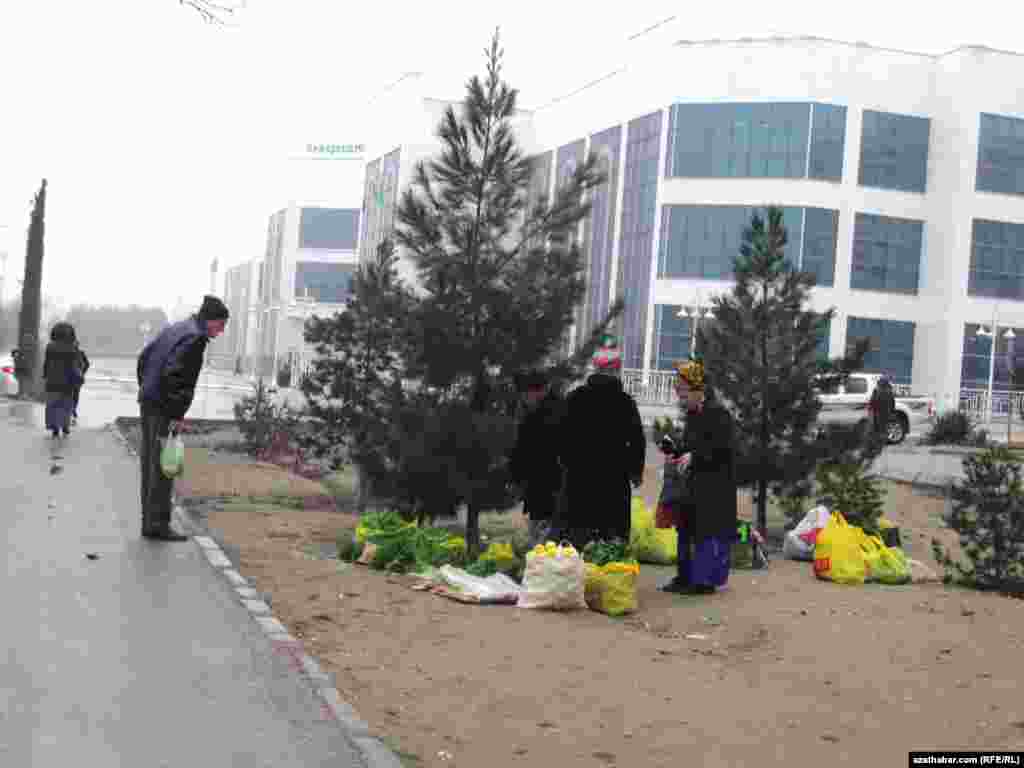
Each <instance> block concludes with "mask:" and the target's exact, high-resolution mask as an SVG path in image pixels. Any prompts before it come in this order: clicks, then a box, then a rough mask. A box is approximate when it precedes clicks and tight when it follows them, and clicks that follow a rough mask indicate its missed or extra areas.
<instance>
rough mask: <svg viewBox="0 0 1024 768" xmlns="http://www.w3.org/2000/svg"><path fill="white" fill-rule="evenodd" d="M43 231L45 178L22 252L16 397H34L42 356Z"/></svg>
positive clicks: (38, 380)
mask: <svg viewBox="0 0 1024 768" xmlns="http://www.w3.org/2000/svg"><path fill="white" fill-rule="evenodd" d="M45 228H46V179H43V182H42V184H41V185H40V187H39V192H37V193H36V196H35V200H34V201H33V205H32V217H31V219H30V221H29V227H28V242H27V244H26V249H25V279H24V281H23V283H22V287H21V313H20V316H19V318H18V352H19V354H18V355H17V358H16V359H15V371H16V373H17V377H18V397H36V396H38V395H39V393H40V389H41V387H40V376H39V374H40V368H41V367H42V365H41V363H42V359H41V358H42V355H40V344H39V321H40V314H41V312H42V288H43V242H44V234H45Z"/></svg>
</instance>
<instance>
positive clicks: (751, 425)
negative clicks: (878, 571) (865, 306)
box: [697, 207, 867, 534]
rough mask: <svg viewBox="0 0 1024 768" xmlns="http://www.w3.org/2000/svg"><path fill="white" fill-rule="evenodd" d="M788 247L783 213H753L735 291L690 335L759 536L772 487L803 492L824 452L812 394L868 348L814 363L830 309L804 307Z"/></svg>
mask: <svg viewBox="0 0 1024 768" xmlns="http://www.w3.org/2000/svg"><path fill="white" fill-rule="evenodd" d="M786 243H787V234H786V228H785V227H784V226H783V224H782V211H781V209H779V208H774V207H772V208H769V209H768V211H767V217H766V218H763V217H762V216H760V215H759V214H755V215H754V216H753V218H752V220H751V224H750V227H749V228H748V229H747V230H746V231H745V232H744V235H743V245H742V246H741V248H740V253H739V255H738V256H737V257H736V259H735V261H734V273H735V279H736V285H735V287H734V288H733V290H732V292H731V294H726V295H724V296H719V297H716V298H715V299H714V300H713V306H714V315H715V318H714V322H712V323H709V324H705V325H703V326H702V327H701V328H700V329H699V330H698V335H697V341H698V352H700V353H701V356H702V357H703V358H704V361H705V367H706V370H707V376H708V381H709V384H710V385H711V387H712V388H713V389H714V391H715V393H716V395H717V396H718V397H720V398H721V399H722V400H723V401H724V402H725V403H726V404H727V405H729V406H731V408H732V410H733V413H734V415H735V418H736V454H737V459H736V471H737V482H738V484H739V485H740V486H741V487H743V486H754V487H756V489H757V527H758V528H759V529H760V530H761V532H762V534H763V533H764V531H765V528H766V525H767V504H768V490H769V487H771V488H772V490H773V491H774V492H775V493H776V494H777V495H790V496H792V495H794V493H795V494H797V495H798V496H799V494H807V493H809V484H808V478H809V477H810V476H812V475H813V473H814V471H815V468H816V467H817V465H818V463H819V462H820V461H822V459H823V458H825V457H827V456H828V455H829V451H830V450H831V449H830V445H831V443H830V442H826V441H822V440H819V439H818V425H817V423H816V422H817V419H818V413H819V411H820V409H821V402H820V400H819V399H818V395H817V391H816V387H817V386H819V385H820V384H821V383H822V381H823V380H824V381H828V380H831V379H836V378H838V379H840V380H841V379H842V378H844V377H845V376H847V375H849V372H850V371H853V370H856V369H857V368H858V367H860V365H861V363H862V360H863V355H864V353H865V352H866V350H867V344H866V343H865V342H860V343H858V344H857V345H856V346H855V348H854V351H853V354H852V355H851V356H849V357H846V358H842V359H839V360H833V361H821V360H819V358H818V354H817V345H818V338H819V334H820V333H821V332H823V331H824V330H825V328H827V327H828V323H829V322H830V321H831V319H832V317H833V316H834V314H835V310H833V309H829V310H826V311H825V312H823V313H820V314H819V313H815V312H812V311H810V310H809V309H807V304H808V301H809V298H810V291H811V289H812V288H813V287H814V276H813V275H811V274H809V273H805V272H799V271H797V270H795V269H794V268H793V267H792V265H790V264H789V263H788V262H787V260H786V256H785V253H784V249H785V246H786ZM830 432H831V434H832V435H833V436H836V435H838V432H839V428H837V427H833V428H831V430H830Z"/></svg>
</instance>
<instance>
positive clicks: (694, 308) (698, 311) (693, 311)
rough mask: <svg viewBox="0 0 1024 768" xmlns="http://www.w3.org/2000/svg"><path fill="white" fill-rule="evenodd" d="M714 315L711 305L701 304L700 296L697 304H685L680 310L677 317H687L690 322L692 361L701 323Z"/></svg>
mask: <svg viewBox="0 0 1024 768" xmlns="http://www.w3.org/2000/svg"><path fill="white" fill-rule="evenodd" d="M712 314H713V311H712V307H711V305H710V304H701V302H700V296H698V297H697V302H696V303H695V304H684V305H683V307H682V309H680V310H679V314H678V315H676V316H677V317H685V318H688V319H689V321H690V359H691V360H692V359H693V355H694V353H695V352H696V351H697V349H696V348H697V329H698V328H699V327H700V321H701V320H702V319H703V318H706V317H711V316H712Z"/></svg>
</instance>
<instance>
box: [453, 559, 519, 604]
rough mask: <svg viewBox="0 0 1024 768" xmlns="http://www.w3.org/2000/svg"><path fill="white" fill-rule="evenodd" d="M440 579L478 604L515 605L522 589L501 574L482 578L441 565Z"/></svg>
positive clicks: (459, 569)
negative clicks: (474, 599)
mask: <svg viewBox="0 0 1024 768" xmlns="http://www.w3.org/2000/svg"><path fill="white" fill-rule="evenodd" d="M440 576H441V579H442V580H443V581H444V583H445V584H447V585H448V586H450V587H452V588H453V589H456V590H458V591H459V592H461V593H463V594H466V595H472V596H473V597H475V598H476V599H477V602H480V603H506V604H511V605H515V604H516V603H517V602H518V601H519V595H520V592H521V591H522V588H521V587H520V586H519V585H518V584H516V583H515V582H514V581H513V580H512V579H510V578H509V577H508V576H506V575H505V574H503V573H496V574H494V575H493V576H488V577H486V578H482V577H480V576H473V575H472V574H469V573H466V572H465V571H464V570H462V569H461V568H455V567H454V566H451V565H442V566H441V569H440Z"/></svg>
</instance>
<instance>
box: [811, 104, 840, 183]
mask: <svg viewBox="0 0 1024 768" xmlns="http://www.w3.org/2000/svg"><path fill="white" fill-rule="evenodd" d="M845 146H846V107H839V106H836V105H834V104H812V105H811V151H810V158H809V160H808V164H809V167H808V169H807V177H808V178H811V179H822V180H824V181H842V180H843V150H844V148H845Z"/></svg>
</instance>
